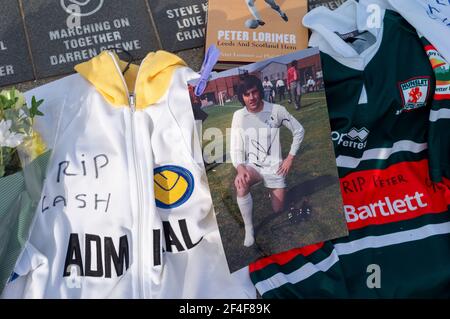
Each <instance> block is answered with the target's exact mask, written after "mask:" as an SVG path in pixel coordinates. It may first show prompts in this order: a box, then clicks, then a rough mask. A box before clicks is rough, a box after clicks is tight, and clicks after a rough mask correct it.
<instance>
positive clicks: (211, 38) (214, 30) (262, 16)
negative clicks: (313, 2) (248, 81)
mask: <svg viewBox="0 0 450 319" xmlns="http://www.w3.org/2000/svg"><path fill="white" fill-rule="evenodd" d="M306 12H307V1H306V0H264V1H263V0H259V1H257V0H229V1H227V2H223V1H220V0H210V1H209V7H208V19H207V32H206V48H208V47H209V46H211V45H213V44H214V45H216V46H217V47H218V48H219V49H220V51H221V56H220V58H219V63H220V64H222V63H223V62H247V63H248V62H256V61H260V60H263V59H268V58H272V57H276V56H279V55H285V54H288V53H291V52H295V51H298V50H302V49H305V48H306V47H307V43H308V31H307V29H306V28H304V27H303V26H302V22H301V21H302V19H303V16H304V15H305V14H306ZM222 65H223V64H222Z"/></svg>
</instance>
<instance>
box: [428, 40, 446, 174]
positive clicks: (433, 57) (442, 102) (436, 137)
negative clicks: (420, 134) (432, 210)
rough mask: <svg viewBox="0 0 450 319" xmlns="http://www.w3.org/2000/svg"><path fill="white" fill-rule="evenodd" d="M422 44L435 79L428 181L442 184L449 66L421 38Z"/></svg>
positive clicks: (444, 167)
mask: <svg viewBox="0 0 450 319" xmlns="http://www.w3.org/2000/svg"><path fill="white" fill-rule="evenodd" d="M422 42H423V44H424V47H425V51H426V53H427V56H428V58H429V59H430V62H431V66H432V67H433V70H434V73H435V78H436V88H435V91H434V96H433V101H432V105H431V110H430V117H429V123H430V124H429V132H428V149H429V165H430V177H431V179H432V181H433V182H442V180H443V179H445V178H446V179H449V178H450V130H449V127H450V85H449V82H450V64H449V63H448V61H446V60H445V58H444V57H443V56H442V55H441V54H440V53H439V52H438V50H437V49H436V48H435V47H434V46H433V45H432V44H431V43H429V42H428V41H427V40H426V39H425V38H422Z"/></svg>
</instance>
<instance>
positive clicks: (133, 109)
mask: <svg viewBox="0 0 450 319" xmlns="http://www.w3.org/2000/svg"><path fill="white" fill-rule="evenodd" d="M128 104H129V105H130V108H131V112H133V113H134V112H136V94H134V93H130V95H129V96H128Z"/></svg>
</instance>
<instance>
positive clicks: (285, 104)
mask: <svg viewBox="0 0 450 319" xmlns="http://www.w3.org/2000/svg"><path fill="white" fill-rule="evenodd" d="M194 88H195V82H193V83H191V85H190V92H191V100H192V105H193V109H194V114H195V115H196V118H197V119H201V120H202V146H203V159H204V163H205V167H206V171H207V176H208V182H209V187H210V190H211V194H212V199H213V203H214V209H215V213H216V217H217V222H218V224H219V229H220V234H221V237H222V242H223V246H224V249H225V254H226V256H227V261H228V265H229V268H230V271H231V272H234V271H236V270H238V269H241V268H242V267H245V266H246V265H248V264H249V263H251V262H253V261H255V260H257V259H259V258H261V257H264V256H269V255H273V254H277V253H280V252H283V251H286V250H289V249H292V248H297V247H303V246H307V245H310V244H315V243H319V242H322V241H325V240H329V239H333V238H337V237H342V236H346V235H347V234H348V232H347V227H346V223H345V217H344V214H343V208H342V198H341V193H340V188H339V179H338V175H337V168H336V161H335V156H334V152H333V146H332V142H331V132H330V124H329V118H328V112H327V104H326V97H325V90H324V86H323V79H322V69H321V63H320V56H319V52H318V50H317V49H308V50H304V51H299V52H296V53H293V54H289V55H285V56H281V57H278V58H273V59H269V60H265V61H261V62H257V63H253V64H250V65H247V66H244V67H241V68H238V69H232V70H228V71H225V72H221V73H218V74H213V76H212V77H211V79H210V81H209V83H208V86H207V87H206V89H205V91H204V92H203V93H202V94H201V95H200V96H196V95H195V94H194Z"/></svg>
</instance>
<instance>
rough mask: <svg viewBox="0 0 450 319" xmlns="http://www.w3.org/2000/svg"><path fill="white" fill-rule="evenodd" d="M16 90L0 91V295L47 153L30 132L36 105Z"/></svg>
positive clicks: (25, 231) (25, 230)
mask: <svg viewBox="0 0 450 319" xmlns="http://www.w3.org/2000/svg"><path fill="white" fill-rule="evenodd" d="M42 103H43V101H42V100H41V101H37V100H36V99H35V97H33V98H32V100H31V103H30V104H31V105H28V104H27V103H26V101H25V97H24V95H23V94H22V93H20V92H19V91H18V90H15V89H11V90H4V91H1V92H0V293H1V291H2V290H3V288H4V286H5V284H6V282H7V281H8V279H9V277H10V275H11V273H12V271H13V269H14V266H15V263H16V261H17V259H18V258H19V255H20V253H21V252H22V250H23V248H24V246H25V243H26V241H27V239H28V236H29V233H30V228H31V225H32V222H33V219H34V216H35V212H36V208H37V205H38V203H39V200H40V196H41V191H42V185H43V181H44V178H45V172H46V168H47V163H48V160H49V154H50V152H49V151H48V150H47V147H46V145H45V143H44V142H43V140H42V138H41V136H40V135H39V133H38V132H36V131H35V130H34V129H33V122H34V119H35V118H36V117H37V116H42V115H43V114H42V112H40V111H39V106H40V105H41V104H42Z"/></svg>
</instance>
